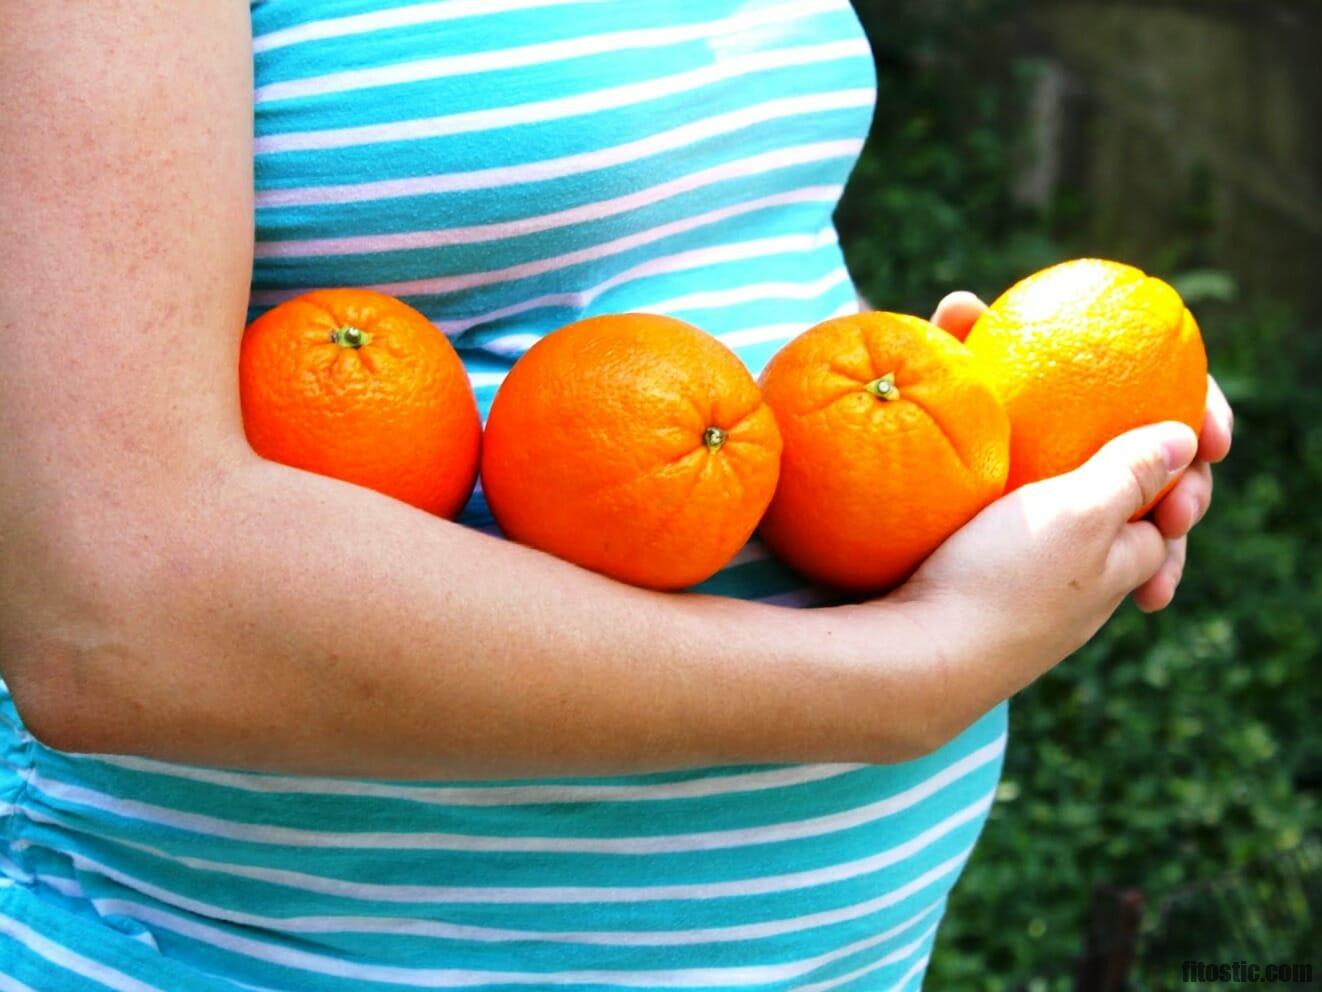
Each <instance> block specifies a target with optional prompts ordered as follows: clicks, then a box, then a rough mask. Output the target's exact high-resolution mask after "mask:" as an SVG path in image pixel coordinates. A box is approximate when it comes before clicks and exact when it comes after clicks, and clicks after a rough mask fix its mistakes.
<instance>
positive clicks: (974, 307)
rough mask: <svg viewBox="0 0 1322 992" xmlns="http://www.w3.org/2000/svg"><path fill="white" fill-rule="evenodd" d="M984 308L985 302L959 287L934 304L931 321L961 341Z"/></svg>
mask: <svg viewBox="0 0 1322 992" xmlns="http://www.w3.org/2000/svg"><path fill="white" fill-rule="evenodd" d="M986 309H987V304H985V303H983V302H982V300H980V299H978V298H977V297H976V296H974V295H973V294H972V293H969V292H966V291H965V290H962V289H961V290H959V291H958V292H954V293H950V294H948V295H947V296H946V297H945V298H944V299H943V300H942V301H941V302H940V303H938V304H937V305H936V312H935V313H933V314H932V323H933V324H935V325H936V326H937V327H939V328H941V329H942V330H943V331H948V332H949V333H950V334H952V335H954V336H955V337H957V338H959V340H961V341H963V340H964V339H965V338H966V337H968V335H969V331H971V330H972V329H973V325H974V324H975V323H977V320H978V318H979V317H981V316H982V312H983V311H984V310H986Z"/></svg>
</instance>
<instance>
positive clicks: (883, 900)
mask: <svg viewBox="0 0 1322 992" xmlns="http://www.w3.org/2000/svg"><path fill="white" fill-rule="evenodd" d="M972 850H973V849H972V847H970V848H967V849H965V850H964V851H963V852H962V853H961V854H959V855H957V856H955V857H953V858H948V859H947V860H945V861H943V862H941V863H940V864H939V865H937V866H936V867H935V868H933V869H929V870H928V871H927V872H925V873H923V875H921V876H919V879H917V880H914V881H911V882H907V883H905V885H904V886H902V887H901V888H897V889H894V890H893V891H890V892H887V893H885V894H883V895H880V896H875V897H873V898H872V899H868V900H867V901H865V902H861V903H855V904H853V905H849V906H840V907H837V908H835V909H831V910H825V911H822V912H818V913H810V914H807V915H804V916H795V917H789V918H786V919H777V920H763V921H760V922H758V923H749V924H743V925H738V926H728V927H707V928H704V929H697V930H616V931H610V930H579V931H557V930H514V929H503V928H499V927H483V926H464V925H462V924H454V923H443V922H438V921H434V920H429V919H418V918H408V917H390V916H349V915H343V916H264V915H261V914H259V913H245V912H241V911H239V910H232V909H227V908H225V907H223V906H215V905H212V904H210V903H206V902H202V901H200V900H197V899H191V898H188V897H187V896H181V895H178V894H177V893H174V892H171V891H170V890H168V889H163V888H161V887H159V886H156V885H151V884H149V883H146V882H142V881H141V880H139V879H135V878H134V877H133V876H131V875H128V874H126V873H124V872H121V871H118V870H116V869H114V868H110V867H107V866H106V865H102V864H100V863H99V862H97V861H95V860H93V859H91V858H87V857H84V856H83V855H80V854H72V855H71V856H70V858H71V860H72V862H73V864H74V866H75V867H76V868H77V869H78V870H79V871H80V872H91V873H95V874H97V875H101V876H103V877H105V878H109V879H112V880H114V881H117V882H121V883H122V884H124V885H126V886H128V887H130V888H132V889H133V890H135V891H136V892H138V893H140V894H141V895H144V896H147V897H150V898H152V899H155V900H157V901H158V902H162V903H164V904H166V905H168V906H172V907H174V908H175V909H179V910H182V911H184V912H187V913H192V914H193V915H195V916H201V917H205V918H206V919H208V920H218V921H220V920H223V921H225V922H227V923H234V924H238V925H240V926H251V927H257V928H259V929H264V930H272V931H275V932H276V933H280V934H296V933H304V934H306V933H319V934H351V933H357V934H385V935H388V936H396V937H398V936H408V937H417V938H430V939H436V940H449V941H474V942H477V943H508V942H511V941H517V942H519V943H529V942H531V943H543V944H582V945H587V946H600V947H686V946H695V945H698V944H719V943H736V942H739V941H746V940H763V939H765V938H768V937H780V936H785V935H787V934H792V933H799V932H801V931H804V930H812V929H814V928H816V927H824V926H832V925H834V924H837V923H847V922H849V921H851V920H857V919H861V918H862V917H864V916H868V915H870V914H872V913H876V912H878V911H879V910H882V909H886V908H888V907H890V906H893V905H895V904H896V903H898V902H902V901H903V900H905V899H907V898H909V896H911V895H913V894H914V893H915V892H917V891H920V890H921V889H923V888H926V887H927V886H928V885H931V884H932V883H934V882H936V881H938V880H940V879H941V878H944V877H945V876H946V875H949V874H951V873H952V872H954V871H955V870H957V869H958V867H959V866H960V865H962V864H963V863H964V861H965V860H966V859H967V857H968V855H969V854H970V853H972ZM934 872H935V874H934ZM39 877H40V878H41V880H42V881H43V882H47V881H49V882H51V883H52V888H57V889H59V890H60V891H62V892H63V893H64V894H65V895H68V896H70V897H71V898H84V899H85V898H86V894H85V893H84V892H83V890H82V886H81V885H79V883H78V882H76V881H74V880H72V879H63V878H59V877H58V876H52V877H50V878H49V879H48V877H47V876H46V875H44V874H43V875H40V876H39ZM919 883H921V884H919ZM88 901H90V902H92V903H93V904H94V905H95V907H96V909H97V911H98V912H100V913H102V914H103V915H106V914H112V913H113V914H118V915H123V916H127V917H131V918H132V919H135V920H139V921H142V922H150V917H149V916H148V915H147V914H149V913H151V912H152V911H153V910H154V909H155V907H152V906H150V905H147V904H145V903H140V902H137V901H135V900H126V899H110V898H105V897H98V898H94V899H91V900H88ZM938 903H939V900H938ZM938 903H933V904H932V905H931V906H929V907H928V908H927V909H926V910H924V911H923V913H921V914H919V915H920V916H922V915H926V913H929V912H931V911H932V910H933V909H934V908H935V907H936V905H937V904H938Z"/></svg>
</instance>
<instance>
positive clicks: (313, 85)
mask: <svg viewBox="0 0 1322 992" xmlns="http://www.w3.org/2000/svg"><path fill="white" fill-rule="evenodd" d="M838 10H840V6H839V4H838V3H836V2H835V0H791V2H789V3H781V4H777V5H774V6H767V7H759V8H754V9H752V10H745V11H741V12H740V13H738V14H733V15H731V16H729V17H725V18H721V19H718V20H710V21H702V22H699V23H695V24H679V25H672V26H667V27H661V28H641V29H637V30H633V31H611V32H607V33H603V34H589V35H579V36H577V37H571V38H562V39H557V40H556V41H544V42H538V43H536V44H532V45H518V46H510V47H502V48H493V49H489V50H487V51H481V52H465V53H464V54H462V55H442V56H438V57H436V58H430V59H410V60H408V61H404V62H396V63H393V64H388V65H378V66H371V67H369V68H364V69H345V70H342V71H340V72H330V73H326V74H325V75H322V76H306V77H304V78H302V79H290V80H285V81H282V82H278V83H268V84H267V85H265V86H259V87H258V88H257V89H256V91H255V92H254V94H253V101H254V102H255V103H259V104H260V103H268V102H271V101H274V100H292V99H297V98H299V97H309V96H322V95H326V94H330V93H348V92H351V91H353V90H361V89H369V88H372V87H376V86H398V85H405V84H408V83H419V82H423V81H425V80H431V79H444V78H446V77H450V76H464V75H476V74H477V73H482V72H493V71H497V70H500V69H517V68H526V67H530V66H536V65H548V64H550V63H553V62H563V61H566V60H569V59H577V58H584V57H586V56H590V55H601V54H604V53H612V54H613V53H616V52H620V53H624V52H629V51H634V50H639V49H652V48H662V47H665V46H668V45H679V44H684V43H685V42H691V41H701V40H704V39H718V38H719V37H720V36H721V35H728V34H732V33H742V32H745V31H749V30H753V29H756V28H759V27H761V26H763V25H767V24H776V25H777V26H778V27H781V26H783V25H788V23H789V22H793V21H798V20H802V19H804V18H808V17H816V16H817V15H818V14H822V13H827V12H830V11H838ZM785 30H787V31H788V30H792V29H790V28H788V27H786V28H785ZM717 43H719V42H717ZM635 57H636V56H635Z"/></svg>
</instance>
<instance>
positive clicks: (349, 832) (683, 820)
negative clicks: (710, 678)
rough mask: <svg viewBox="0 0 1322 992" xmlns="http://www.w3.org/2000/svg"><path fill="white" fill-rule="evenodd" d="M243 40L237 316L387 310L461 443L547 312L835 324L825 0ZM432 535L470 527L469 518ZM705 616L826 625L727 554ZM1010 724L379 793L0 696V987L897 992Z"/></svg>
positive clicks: (587, 4) (482, 3)
mask: <svg viewBox="0 0 1322 992" xmlns="http://www.w3.org/2000/svg"><path fill="white" fill-rule="evenodd" d="M251 14H252V23H253V33H254V44H253V47H254V64H255V86H256V93H255V104H254V106H255V117H254V120H255V136H256V148H255V154H256V159H255V168H256V183H257V245H256V260H255V264H254V271H253V280H252V311H251V315H252V316H256V315H257V314H258V313H261V312H262V311H263V310H264V309H266V308H268V307H270V306H271V305H273V304H275V303H277V302H279V301H280V300H283V299H286V298H288V297H290V296H292V295H296V294H298V293H300V292H302V291H304V290H306V289H309V288H313V287H317V286H335V285H365V286H374V287H377V288H379V289H382V290H384V291H386V292H390V293H394V294H397V295H399V296H401V297H403V298H404V299H405V300H406V301H407V302H409V303H411V304H412V305H414V306H416V307H418V308H419V309H420V310H422V311H423V312H424V313H425V314H427V316H428V317H429V318H430V319H431V320H433V321H434V322H435V324H436V326H437V328H438V332H439V333H444V334H447V335H449V336H450V338H451V340H452V341H453V342H454V344H455V345H456V347H457V348H458V349H459V351H460V354H461V355H462V356H463V359H464V361H465V363H466V366H467V368H468V370H469V372H470V375H471V378H472V381H473V384H474V388H475V391H476V393H477V396H478V400H479V403H480V406H481V408H482V411H483V414H484V415H485V413H486V411H487V409H488V408H489V405H490V402H491V399H492V397H493V395H494V393H495V390H496V389H497V387H498V386H499V383H500V381H501V378H502V376H503V375H504V373H505V371H506V370H507V369H508V368H509V366H510V365H511V364H512V362H513V361H515V360H516V359H517V358H518V356H519V355H520V354H522V353H523V351H525V350H526V349H527V347H528V346H529V345H530V344H531V343H532V342H534V341H536V340H537V339H538V338H539V337H540V336H541V335H543V334H545V333H547V332H549V331H550V330H552V329H554V328H556V327H558V326H560V325H562V324H564V323H566V322H568V321H570V320H573V319H576V318H578V317H582V316H587V315H592V314H600V313H609V312H620V311H626V310H647V311H653V312H658V313H667V314H673V315H675V316H678V317H681V318H683V319H685V320H688V321H691V322H693V323H695V324H697V325H699V326H700V327H703V328H704V329H706V330H708V331H710V332H711V333H713V334H715V335H717V336H718V337H719V338H720V339H721V340H723V341H724V342H725V343H726V344H728V345H729V346H730V347H731V348H733V349H734V350H735V351H736V352H737V353H738V354H739V355H740V356H741V357H742V358H743V360H744V361H745V362H746V363H747V365H748V366H749V368H750V369H751V370H752V371H753V372H755V373H756V372H758V371H760V369H761V367H762V366H763V364H764V363H765V362H766V360H767V359H768V358H769V357H770V356H771V355H772V354H773V353H774V352H775V351H776V349H777V348H779V347H780V346H781V345H783V344H784V342H785V341H786V340H788V339H789V338H790V337H792V336H793V335H795V334H797V333H798V332H800V331H802V330H803V329H805V328H807V327H808V326H810V325H811V324H814V323H816V322H818V321H820V320H822V319H825V318H827V317H829V316H832V315H836V314H843V313H849V312H853V311H854V310H855V309H856V303H855V294H854V287H853V284H852V282H851V280H850V276H849V272H848V270H847V269H846V267H845V262H844V258H843V257H842V254H841V251H840V248H839V245H838V243H837V239H836V234H835V229H834V227H833V224H832V212H833V210H834V207H835V204H836V202H837V200H838V197H839V195H840V192H841V189H842V186H843V184H844V182H845V180H846V178H847V176H848V174H849V171H850V169H851V168H852V166H853V164H854V162H855V160H856V157H857V154H858V152H859V149H860V146H861V144H862V141H863V139H864V138H865V136H866V134H867V131H868V126H869V122H870V119H871V113H872V108H873V101H874V97H875V94H874V84H873V66H872V62H871V56H870V52H869V48H868V43H867V40H866V39H865V37H864V35H863V33H862V31H861V29H860V27H859V24H858V21H857V19H856V18H855V16H854V14H853V12H852V10H851V9H850V7H849V6H848V4H847V2H846V0H792V2H787V0H751V2H741V0H672V2H654V3H637V2H630V0H575V2H565V0H558V2H557V0H445V2H439V3H437V2H417V0H415V2H406V0H266V2H258V3H255V4H253V5H252V9H251ZM461 522H462V523H463V524H464V525H465V526H469V527H475V528H479V529H482V530H486V531H491V532H493V533H494V532H496V528H495V526H494V524H493V522H492V520H491V518H490V516H489V514H488V513H487V510H486V507H485V504H484V502H483V499H482V495H481V493H480V492H478V493H477V494H475V495H474V497H473V499H472V500H471V502H470V504H469V505H468V507H467V508H466V510H465V511H464V513H463V515H462V517H461ZM700 588H703V589H705V590H706V591H710V592H714V593H720V594H722V595H727V596H736V597H744V598H756V599H760V600H765V601H770V602H775V603H780V604H782V605H784V606H785V607H787V608H793V607H811V606H814V605H820V604H824V603H827V602H829V601H830V596H829V594H828V593H826V592H825V591H824V590H821V589H816V588H813V587H811V586H808V585H805V584H804V583H803V582H802V581H801V580H800V579H799V578H797V577H796V576H795V575H793V574H792V573H790V572H789V571H787V570H786V569H784V568H782V567H781V566H779V565H778V564H777V563H776V562H774V561H773V560H772V559H771V558H770V557H769V556H768V555H767V553H766V551H765V550H764V549H763V548H762V546H761V545H760V544H759V543H758V542H756V541H753V542H751V543H750V544H749V545H748V547H746V548H745V549H744V550H743V551H742V552H741V553H740V554H739V556H738V557H737V558H736V559H735V560H734V561H733V562H732V563H731V564H730V565H729V567H727V568H726V569H725V570H723V571H722V572H721V573H720V574H718V575H717V576H715V577H713V578H712V579H711V580H709V581H708V582H706V583H704V584H703V586H702V587H700ZM714 636H719V634H718V633H717V634H714ZM805 703H810V701H809V700H806V701H805ZM876 706H877V713H878V719H879V720H884V719H886V707H887V701H886V700H885V699H878V700H877V701H876ZM1005 725H1006V708H1005V706H1004V705H1001V706H998V707H997V708H995V709H994V710H992V711H991V712H990V713H988V714H987V715H986V716H984V717H983V718H982V719H981V720H979V721H978V722H977V723H975V724H974V725H973V726H972V727H970V728H969V729H968V730H967V732H965V733H964V734H963V735H962V736H960V737H959V738H958V739H956V740H955V741H953V742H951V743H950V744H949V745H947V746H946V747H944V748H942V749H941V750H939V751H937V752H936V753H934V754H931V755H928V756H926V757H924V758H921V759H919V760H916V761H912V762H908V763H904V764H899V765H892V766H866V765H839V764H837V765H759V766H747V767H719V768H703V769H696V770H685V771H675V772H665V773H658V774H647V775H632V776H621V777H612V778H582V777H565V778H555V779H540V780H528V781H507V782H453V781H437V782H418V781H397V782H392V781H384V780H364V779H333V778H314V777H302V776H287V775H273V774H265V773H255V772H245V771H241V770H235V769H225V768H212V767H200V766H191V765H180V764H172V763H165V762H159V761H153V760H147V759H142V758H137V757H131V756H118V755H96V754H72V753H66V752H61V751H56V750H52V749H49V748H47V747H45V746H43V745H42V744H41V743H40V742H38V741H36V740H34V739H33V737H32V736H31V734H30V733H28V732H27V730H26V728H25V727H24V726H23V722H22V717H21V714H20V713H19V712H18V711H17V709H16V708H15V706H14V704H13V700H12V699H11V698H10V696H9V694H8V692H7V690H4V687H3V685H2V684H0V754H2V755H3V764H0V819H2V820H3V822H2V823H0V828H2V829H0V992H15V990H18V992H23V990H27V989H33V990H37V992H66V990H80V992H81V990H102V989H116V990H132V992H144V990H170V992H177V990H189V989H200V990H224V992H232V990H235V989H267V990H288V992H293V990H312V989H316V990H329V992H346V990H373V992H375V990H381V992H385V990H388V989H402V988H418V989H421V988H429V989H430V988H460V989H482V990H487V992H500V990H513V989H523V990H527V989H556V990H561V992H566V990H589V989H592V990H598V992H600V990H617V992H618V990H644V989H648V990H653V989H681V988H682V989H699V990H728V989H741V990H762V992H769V990H789V989H798V990H826V989H839V990H878V989H916V988H919V987H920V986H921V983H922V976H923V973H924V970H925V966H926V963H927V959H928V956H929V954H930V952H931V948H932V944H933V941H934V939H935V933H936V928H937V925H938V923H939V921H940V919H941V916H942V913H943V911H944V908H945V903H946V898H947V894H948V892H949V890H950V888H951V886H952V885H953V884H954V882H955V880H956V879H957V878H958V876H959V874H960V872H961V870H962V868H963V866H964V864H965V861H966V859H967V858H968V856H969V853H970V851H971V849H972V848H973V846H974V843H975V841H976V840H977V837H978V834H979V832H980V830H981V829H982V827H983V824H984V822H985V819H986V815H987V811H988V809H989V807H990V804H991V803H992V800H993V795H994V792H995V787H996V781H997V777H998V775H999V772H1000V768H1001V761H1002V755H1003V753H1004V747H1005ZM388 732H389V731H388V728H383V733H388Z"/></svg>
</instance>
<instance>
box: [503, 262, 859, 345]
mask: <svg viewBox="0 0 1322 992" xmlns="http://www.w3.org/2000/svg"><path fill="white" fill-rule="evenodd" d="M848 282H849V271H848V270H847V269H846V268H845V267H844V266H840V267H839V268H837V269H836V270H835V271H834V272H832V273H830V274H829V275H826V276H824V277H823V278H821V279H818V280H816V281H815V282H810V283H792V282H763V283H753V284H751V285H748V286H738V287H736V288H734V289H721V290H707V291H704V292H698V293H690V294H689V295H687V296H676V297H672V298H671V299H668V300H659V301H657V302H655V303H634V304H631V305H630V307H629V310H630V312H632V313H656V314H664V315H667V316H672V317H673V316H678V315H679V314H682V313H686V312H688V311H690V310H719V309H722V308H724V307H728V306H737V305H739V304H742V303H753V302H761V303H765V302H767V301H769V300H805V301H806V300H815V299H818V298H820V297H822V296H825V295H826V294H827V293H829V292H830V291H831V290H833V289H835V288H836V287H837V286H840V285H842V284H844V283H848ZM786 326H788V325H786ZM796 326H798V327H799V329H800V330H804V329H806V328H807V325H806V324H803V325H796ZM737 333H739V332H737V331H731V332H728V333H727V334H725V335H722V336H721V340H722V341H725V342H726V344H729V336H730V335H731V334H737ZM542 337H543V335H541V334H536V333H531V334H508V335H504V336H502V337H497V338H491V339H489V340H487V341H483V342H482V350H483V351H487V352H493V353H495V354H501V355H506V356H514V357H518V356H519V355H522V354H523V352H525V351H526V350H528V349H529V348H531V347H532V346H533V345H534V344H536V343H537V342H538V341H539V340H541V338H542Z"/></svg>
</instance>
